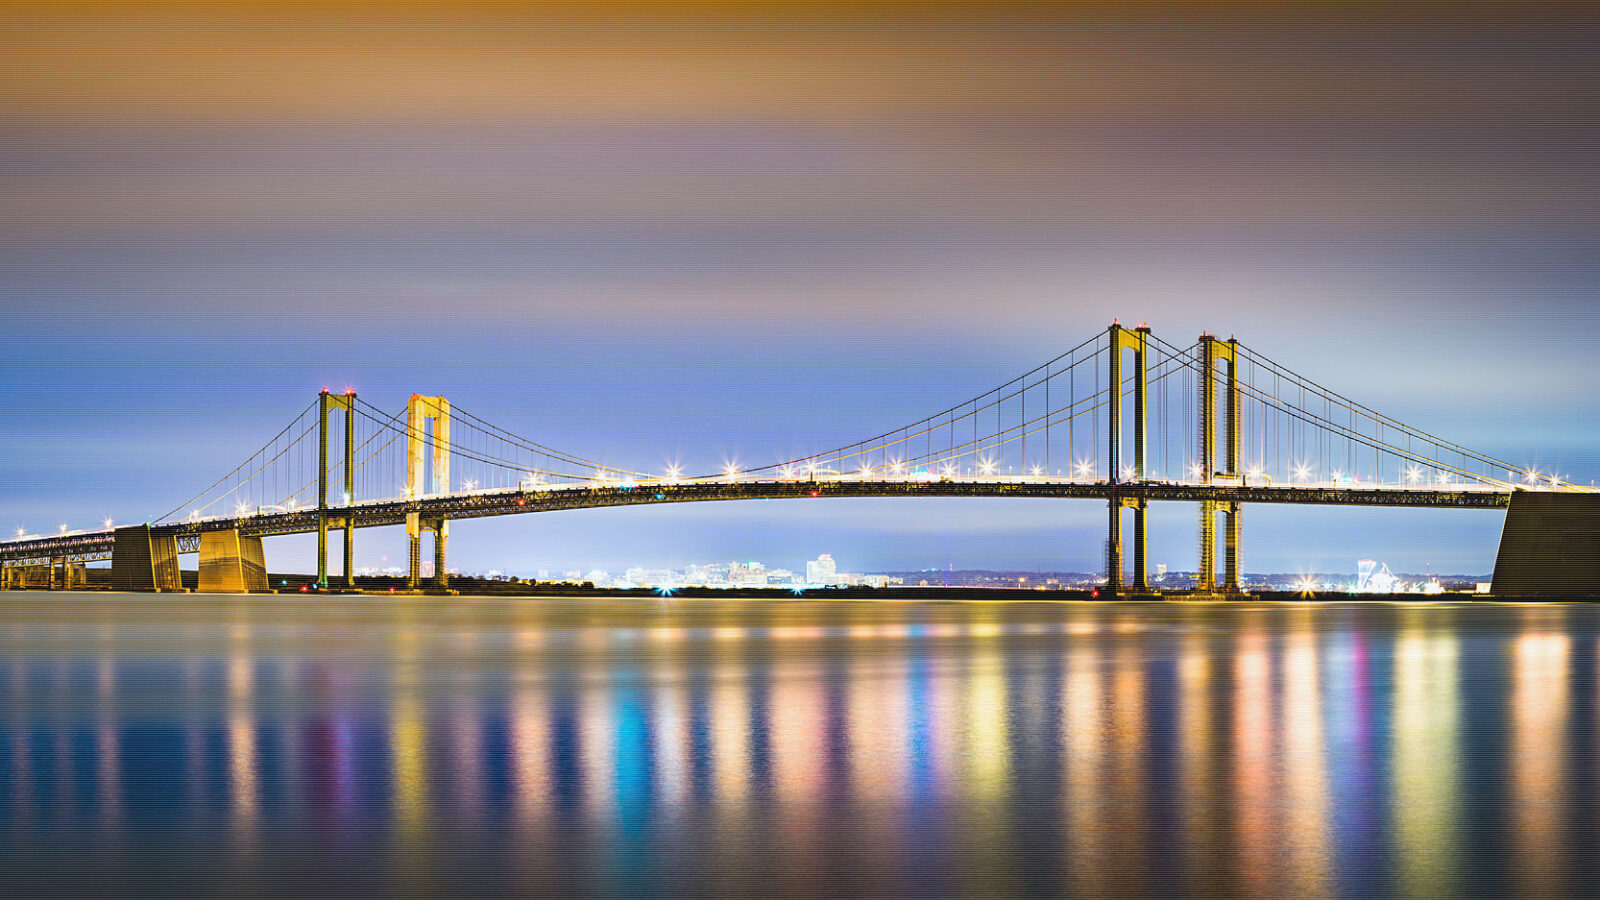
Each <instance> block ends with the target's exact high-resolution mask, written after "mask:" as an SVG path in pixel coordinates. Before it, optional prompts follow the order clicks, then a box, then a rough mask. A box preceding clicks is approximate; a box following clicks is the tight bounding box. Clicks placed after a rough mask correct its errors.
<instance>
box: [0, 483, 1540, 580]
mask: <svg viewBox="0 0 1600 900" xmlns="http://www.w3.org/2000/svg"><path fill="white" fill-rule="evenodd" d="M1511 494H1512V492H1511V491H1506V490H1500V489H1492V488H1457V489H1446V488H1401V487H1373V486H1366V487H1346V486H1335V487H1327V486H1310V487H1308V486H1304V485H1282V486H1271V485H1237V484H1199V483H1183V482H1157V481H1145V482H1123V483H1120V484H1110V483H1108V482H1104V481H1052V480H1047V479H1037V480H1035V479H1024V478H989V479H940V480H928V481H922V480H851V479H827V480H818V481H808V480H804V479H789V480H780V481H744V482H728V481H689V482H681V483H676V484H669V483H645V484H637V485H607V486H591V485H575V486H570V487H569V486H562V485H556V486H543V487H535V488H527V489H516V488H512V489H499V490H480V491H468V492H459V493H454V494H444V495H440V496H436V497H424V498H421V499H411V500H406V499H399V500H373V501H366V502H357V503H354V504H351V505H349V506H340V507H334V508H332V509H330V510H329V515H330V517H331V518H334V519H339V520H343V519H345V518H347V517H348V518H349V519H350V520H351V521H352V522H353V524H354V525H355V527H357V528H373V527H379V526H385V525H401V524H404V523H405V521H406V516H407V515H408V514H410V513H418V514H420V515H421V516H422V517H423V518H425V519H431V518H441V517H442V518H446V519H473V518H482V517H486V516H506V515H521V514H524V513H536V512H552V511H555V510H564V509H593V508H598V507H606V506H639V505H645V504H652V503H701V502H708V501H716V500H790V499H811V498H823V497H1013V498H1039V499H1045V498H1054V499H1062V498H1065V499H1087V500H1107V501H1109V500H1110V499H1111V498H1112V497H1113V496H1117V497H1130V498H1141V499H1144V500H1147V501H1150V502H1198V501H1202V500H1214V501H1221V502H1240V503H1288V504H1314V505H1333V506H1388V507H1419V508H1435V509H1437V508H1444V509H1505V508H1507V507H1508V506H1509V505H1510V502H1511ZM234 528H237V529H239V530H240V531H242V532H243V533H245V534H255V535H263V536H267V535H283V534H305V533H308V532H314V531H316V530H317V510H316V509H315V508H307V509H300V510H293V511H288V512H266V513H260V514H257V515H244V516H219V517H215V518H207V519H200V520H196V521H186V522H178V523H171V524H165V525H157V526H155V528H154V531H155V532H156V533H157V534H170V535H175V536H177V537H178V539H179V549H180V550H182V551H185V552H194V551H195V550H196V549H198V541H197V540H196V538H197V537H198V536H199V535H200V534H201V533H202V532H206V531H222V530H229V529H234ZM111 545H112V532H111V531H109V530H107V531H88V532H70V533H68V534H63V535H50V536H42V537H32V538H25V539H21V540H13V541H7V542H0V561H6V562H33V561H39V562H43V561H46V560H49V559H52V558H63V557H64V558H67V559H73V560H86V559H107V558H109V557H110V555H111Z"/></svg>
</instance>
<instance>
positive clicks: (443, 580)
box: [433, 519, 450, 590]
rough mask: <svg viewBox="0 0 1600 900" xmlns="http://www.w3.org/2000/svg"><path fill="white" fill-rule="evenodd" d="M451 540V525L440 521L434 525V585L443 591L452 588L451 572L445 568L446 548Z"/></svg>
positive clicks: (442, 520)
mask: <svg viewBox="0 0 1600 900" xmlns="http://www.w3.org/2000/svg"><path fill="white" fill-rule="evenodd" d="M449 538H450V523H449V522H448V521H446V520H444V519H440V520H438V521H437V522H434V523H433V584H434V586H435V587H438V588H440V589H441V590H442V589H444V588H447V587H449V586H450V572H449V570H447V569H446V568H445V547H446V544H447V543H448V541H449Z"/></svg>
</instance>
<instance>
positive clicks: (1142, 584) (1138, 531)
mask: <svg viewBox="0 0 1600 900" xmlns="http://www.w3.org/2000/svg"><path fill="white" fill-rule="evenodd" d="M1124 507H1126V508H1128V509H1132V510H1133V586H1132V588H1131V590H1129V589H1126V580H1125V579H1126V573H1124V571H1123V559H1124V556H1123V545H1122V510H1123V508H1124ZM1148 511H1149V504H1148V503H1147V502H1146V501H1145V500H1144V498H1142V497H1113V498H1112V500H1111V503H1110V519H1111V520H1110V523H1109V525H1110V539H1109V540H1107V541H1106V593H1108V594H1110V595H1111V596H1113V597H1122V596H1128V595H1130V594H1134V595H1138V594H1150V593H1151V590H1150V572H1149V565H1148V563H1147V561H1146V560H1147V553H1146V550H1145V546H1146V538H1147V537H1148V536H1149V533H1150V532H1149V525H1148V524H1147V522H1146V513H1147V512H1148Z"/></svg>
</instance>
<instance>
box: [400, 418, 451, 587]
mask: <svg viewBox="0 0 1600 900" xmlns="http://www.w3.org/2000/svg"><path fill="white" fill-rule="evenodd" d="M429 422H432V423H433V483H432V484H431V485H427V484H424V483H423V482H424V476H425V475H426V473H427V458H426V456H425V455H424V454H425V453H426V444H427V425H428V423H429ZM449 490H450V401H449V400H447V399H445V398H444V397H424V396H422V395H421V394H412V395H411V402H410V403H409V404H408V405H407V407H406V499H408V500H420V499H421V498H423V497H425V496H428V495H429V494H443V493H447V492H448V491H449ZM425 528H426V529H428V530H431V531H432V532H433V582H434V584H435V585H436V586H438V587H441V588H442V587H446V586H448V585H449V583H450V576H449V574H448V573H446V571H445V548H446V544H447V542H448V541H449V538H450V523H449V521H448V520H446V519H445V518H444V517H443V516H440V517H439V518H437V519H430V520H428V521H427V522H424V521H422V517H421V515H420V514H419V513H416V512H408V513H406V537H407V539H408V542H409V544H410V557H411V574H410V577H409V578H408V579H407V584H408V585H409V586H410V587H411V588H412V589H413V590H415V589H416V588H417V587H418V586H420V585H421V583H422V532H423V530H424V529H425Z"/></svg>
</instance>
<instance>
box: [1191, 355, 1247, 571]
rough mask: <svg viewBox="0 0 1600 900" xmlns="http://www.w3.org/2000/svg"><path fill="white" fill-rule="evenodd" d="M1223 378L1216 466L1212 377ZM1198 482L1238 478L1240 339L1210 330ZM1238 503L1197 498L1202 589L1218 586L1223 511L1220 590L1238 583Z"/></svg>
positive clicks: (1202, 382) (1204, 365)
mask: <svg viewBox="0 0 1600 900" xmlns="http://www.w3.org/2000/svg"><path fill="white" fill-rule="evenodd" d="M1219 362H1221V363H1227V373H1226V375H1225V376H1219V373H1218V365H1217V364H1218V363H1219ZM1219 377H1223V378H1225V379H1226V380H1225V381H1224V392H1223V406H1224V412H1223V416H1222V418H1223V433H1224V435H1225V446H1224V448H1223V465H1222V468H1221V469H1218V468H1217V393H1216V390H1217V380H1218V378H1219ZM1199 412H1200V415H1199V417H1198V419H1197V421H1198V422H1199V424H1200V481H1201V483H1203V484H1211V483H1212V481H1213V480H1214V479H1215V478H1217V477H1219V476H1220V477H1223V478H1238V477H1239V342H1238V341H1237V340H1234V339H1233V338H1229V339H1228V340H1226V341H1223V340H1218V339H1217V338H1216V337H1215V336H1213V335H1210V334H1202V335H1200V410H1199ZM1239 510H1240V503H1239V501H1237V500H1229V501H1227V502H1222V501H1217V500H1202V501H1201V502H1200V583H1199V588H1200V590H1201V591H1202V592H1204V593H1210V592H1212V591H1214V590H1216V585H1217V533H1216V529H1217V513H1218V512H1221V513H1222V514H1223V516H1224V524H1223V575H1222V578H1223V587H1222V589H1223V591H1225V592H1227V593H1230V594H1237V593H1239V592H1240V588H1239V537H1240V520H1239Z"/></svg>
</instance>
